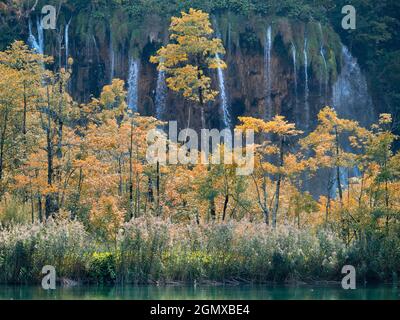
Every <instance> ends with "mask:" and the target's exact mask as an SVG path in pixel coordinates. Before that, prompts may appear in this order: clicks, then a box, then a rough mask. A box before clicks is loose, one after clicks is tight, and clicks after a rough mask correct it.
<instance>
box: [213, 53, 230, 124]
mask: <svg viewBox="0 0 400 320" xmlns="http://www.w3.org/2000/svg"><path fill="white" fill-rule="evenodd" d="M216 58H217V59H218V60H219V59H220V57H219V54H218V53H217V54H216ZM218 85H219V93H220V96H221V108H222V114H223V117H222V120H223V122H224V127H225V128H230V126H231V119H230V114H229V107H228V98H227V96H226V89H225V76H224V71H223V70H222V68H220V67H218Z"/></svg>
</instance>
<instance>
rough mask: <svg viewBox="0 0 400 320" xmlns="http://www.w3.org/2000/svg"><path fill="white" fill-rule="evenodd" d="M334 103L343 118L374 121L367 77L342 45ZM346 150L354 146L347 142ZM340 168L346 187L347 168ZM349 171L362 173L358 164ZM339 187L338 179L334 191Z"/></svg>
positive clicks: (333, 88)
mask: <svg viewBox="0 0 400 320" xmlns="http://www.w3.org/2000/svg"><path fill="white" fill-rule="evenodd" d="M332 103H333V108H334V109H335V111H336V112H337V114H338V116H339V117H341V118H346V119H352V120H357V121H358V122H359V123H360V124H361V125H363V126H369V125H370V124H371V123H372V122H373V121H374V111H373V103H372V99H371V96H370V95H369V93H368V86H367V81H366V78H365V76H364V75H363V74H362V72H361V69H360V66H359V65H358V63H357V60H356V59H355V58H354V57H353V56H352V55H351V53H350V51H349V50H348V49H347V47H345V46H342V65H341V72H340V74H339V76H338V78H337V80H336V82H335V83H334V84H333V87H332ZM344 150H345V151H346V152H350V151H352V148H351V146H350V145H348V144H347V145H345V146H344ZM353 151H354V150H353ZM339 170H340V177H341V182H342V184H343V187H344V188H346V187H347V185H346V181H347V180H346V178H345V177H346V176H347V172H346V169H345V168H340V169H339ZM349 173H350V176H352V177H357V176H359V175H360V172H359V170H358V168H357V167H356V166H355V167H354V168H351V169H350V172H349ZM337 187H338V186H337V181H335V184H334V187H333V192H336V189H337Z"/></svg>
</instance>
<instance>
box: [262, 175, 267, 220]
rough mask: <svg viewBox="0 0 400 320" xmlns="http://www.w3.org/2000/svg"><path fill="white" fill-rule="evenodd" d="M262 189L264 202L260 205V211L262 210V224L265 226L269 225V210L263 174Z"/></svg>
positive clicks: (265, 178)
mask: <svg viewBox="0 0 400 320" xmlns="http://www.w3.org/2000/svg"><path fill="white" fill-rule="evenodd" d="M262 189H263V200H264V203H263V205H262V209H263V213H264V222H265V224H266V225H269V210H268V200H267V177H266V176H265V174H264V177H263V184H262Z"/></svg>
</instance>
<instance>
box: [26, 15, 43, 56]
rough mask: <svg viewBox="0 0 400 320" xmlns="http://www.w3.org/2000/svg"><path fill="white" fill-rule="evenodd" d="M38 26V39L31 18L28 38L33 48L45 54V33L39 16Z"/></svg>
mask: <svg viewBox="0 0 400 320" xmlns="http://www.w3.org/2000/svg"><path fill="white" fill-rule="evenodd" d="M36 28H37V33H38V34H37V39H36V37H35V36H34V35H33V32H32V22H31V20H30V19H29V38H28V43H29V45H30V47H31V49H33V50H35V51H36V52H37V53H39V54H44V33H43V27H42V24H41V22H40V19H39V18H38V19H37V20H36Z"/></svg>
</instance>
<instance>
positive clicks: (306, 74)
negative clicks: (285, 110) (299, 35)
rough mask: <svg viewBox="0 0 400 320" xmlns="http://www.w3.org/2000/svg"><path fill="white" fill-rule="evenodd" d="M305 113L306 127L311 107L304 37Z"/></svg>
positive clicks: (305, 38)
mask: <svg viewBox="0 0 400 320" xmlns="http://www.w3.org/2000/svg"><path fill="white" fill-rule="evenodd" d="M303 54H304V113H305V127H306V128H308V127H309V125H310V106H309V103H308V95H309V87H308V54H307V36H306V35H305V36H304V49H303Z"/></svg>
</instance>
